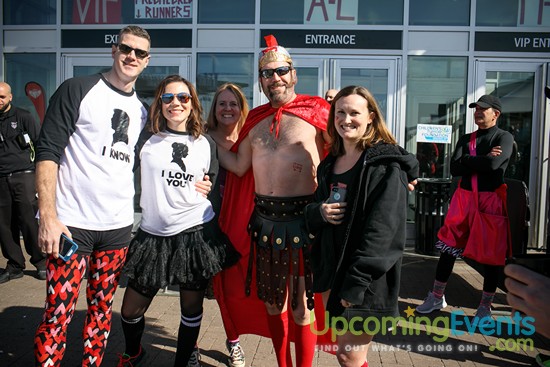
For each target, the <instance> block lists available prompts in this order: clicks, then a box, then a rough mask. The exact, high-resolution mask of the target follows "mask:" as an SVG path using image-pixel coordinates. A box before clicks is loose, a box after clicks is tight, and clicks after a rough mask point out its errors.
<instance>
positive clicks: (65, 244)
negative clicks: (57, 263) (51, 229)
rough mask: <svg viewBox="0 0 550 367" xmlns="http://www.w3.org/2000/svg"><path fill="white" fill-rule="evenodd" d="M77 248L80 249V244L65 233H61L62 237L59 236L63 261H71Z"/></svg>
mask: <svg viewBox="0 0 550 367" xmlns="http://www.w3.org/2000/svg"><path fill="white" fill-rule="evenodd" d="M76 250H78V245H77V244H76V243H74V242H73V240H71V239H70V238H69V237H67V235H65V233H61V237H60V238H59V258H60V259H61V260H63V261H69V260H70V259H71V256H73V254H74V253H75V252H76Z"/></svg>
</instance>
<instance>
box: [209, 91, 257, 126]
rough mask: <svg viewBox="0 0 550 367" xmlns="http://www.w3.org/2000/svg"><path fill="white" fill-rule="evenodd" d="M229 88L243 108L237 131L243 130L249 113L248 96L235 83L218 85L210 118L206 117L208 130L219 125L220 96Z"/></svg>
mask: <svg viewBox="0 0 550 367" xmlns="http://www.w3.org/2000/svg"><path fill="white" fill-rule="evenodd" d="M225 90H228V91H230V92H231V93H233V95H234V96H235V98H236V99H237V103H238V104H239V108H240V109H241V117H240V118H239V121H238V122H237V132H239V131H241V128H242V127H243V125H244V121H245V120H246V116H247V115H248V110H249V108H248V102H247V100H246V97H245V95H244V93H243V91H242V89H241V88H239V86H238V85H236V84H234V83H224V84H222V85H220V86H219V87H218V89H217V90H216V94H214V98H213V99H212V106H210V112H209V113H208V118H207V119H206V130H207V131H208V130H216V128H217V127H218V120H216V104H217V103H218V97H219V96H220V94H221V93H222V92H223V91H225Z"/></svg>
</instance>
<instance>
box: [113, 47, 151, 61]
mask: <svg viewBox="0 0 550 367" xmlns="http://www.w3.org/2000/svg"><path fill="white" fill-rule="evenodd" d="M117 46H118V50H119V51H120V52H122V53H123V54H124V55H129V54H130V52H132V51H134V53H135V54H136V57H137V58H138V59H144V58H146V57H147V56H149V51H145V50H142V49H139V48H133V47H130V46H128V45H125V44H124V43H119V44H118V45H117Z"/></svg>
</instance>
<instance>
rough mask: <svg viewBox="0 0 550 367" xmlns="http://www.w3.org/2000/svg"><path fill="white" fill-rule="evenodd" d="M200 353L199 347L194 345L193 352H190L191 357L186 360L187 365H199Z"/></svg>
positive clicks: (194, 366) (199, 366)
mask: <svg viewBox="0 0 550 367" xmlns="http://www.w3.org/2000/svg"><path fill="white" fill-rule="evenodd" d="M200 361H201V353H200V351H199V347H195V348H194V349H193V353H191V357H189V361H187V367H201V362H200Z"/></svg>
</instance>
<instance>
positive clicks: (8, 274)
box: [0, 269, 23, 284]
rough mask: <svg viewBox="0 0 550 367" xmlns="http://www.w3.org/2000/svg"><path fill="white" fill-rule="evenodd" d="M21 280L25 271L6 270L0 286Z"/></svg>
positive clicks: (2, 275) (1, 276) (1, 275)
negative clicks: (13, 280) (14, 280)
mask: <svg viewBox="0 0 550 367" xmlns="http://www.w3.org/2000/svg"><path fill="white" fill-rule="evenodd" d="M19 278H23V270H19V271H17V270H12V271H9V270H8V269H4V270H2V272H1V273H0V284H2V283H7V282H9V281H10V280H12V279H19Z"/></svg>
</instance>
